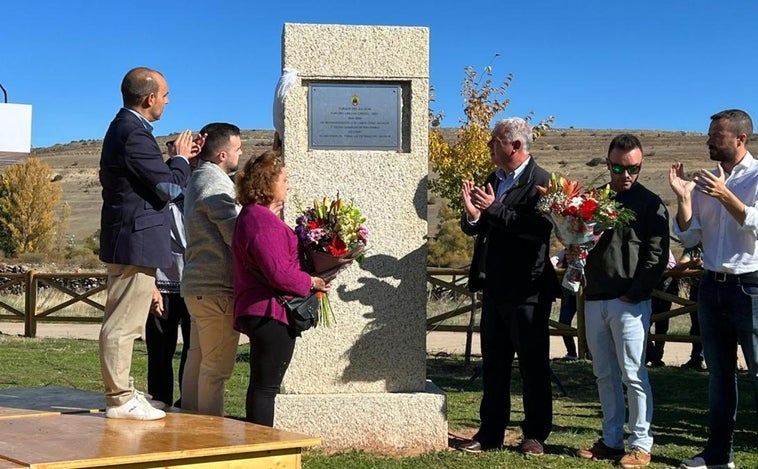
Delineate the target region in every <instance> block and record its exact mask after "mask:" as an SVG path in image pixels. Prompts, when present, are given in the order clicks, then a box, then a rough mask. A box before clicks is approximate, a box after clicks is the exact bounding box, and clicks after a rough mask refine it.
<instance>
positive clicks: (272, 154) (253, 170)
mask: <svg viewBox="0 0 758 469" xmlns="http://www.w3.org/2000/svg"><path fill="white" fill-rule="evenodd" d="M282 168H284V162H283V161H282V158H281V156H280V155H279V152H277V151H273V150H267V151H265V152H263V153H262V154H261V155H260V156H259V157H257V158H251V159H250V160H248V162H247V163H246V164H245V166H244V167H243V168H242V171H240V173H239V174H237V177H236V190H237V202H239V203H240V204H242V205H247V204H262V205H267V204H269V203H271V201H272V200H273V199H274V184H275V183H276V180H277V179H278V178H279V174H281V172H282Z"/></svg>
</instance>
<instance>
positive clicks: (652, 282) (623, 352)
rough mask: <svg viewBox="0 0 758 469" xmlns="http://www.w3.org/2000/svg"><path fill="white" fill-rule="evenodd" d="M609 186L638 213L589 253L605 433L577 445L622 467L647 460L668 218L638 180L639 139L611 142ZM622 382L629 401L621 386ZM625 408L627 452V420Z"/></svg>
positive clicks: (589, 315)
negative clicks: (655, 299)
mask: <svg viewBox="0 0 758 469" xmlns="http://www.w3.org/2000/svg"><path fill="white" fill-rule="evenodd" d="M606 163H607V165H608V170H609V171H608V172H609V173H610V179H611V180H610V183H609V186H610V188H611V190H613V191H614V192H615V193H616V195H615V199H616V201H617V202H619V203H620V204H621V205H622V206H623V207H626V208H627V209H630V210H631V211H633V212H634V214H635V219H634V221H632V222H630V223H629V224H628V225H626V226H624V227H622V228H615V229H613V230H608V231H605V232H603V234H602V235H601V236H600V239H599V240H598V242H597V244H596V245H595V247H594V248H593V249H592V250H591V251H590V252H589V254H588V255H587V264H586V266H585V275H586V282H587V283H586V285H585V287H584V297H585V303H584V320H585V327H586V330H587V345H588V346H589V349H590V352H591V353H592V371H593V372H594V373H595V377H596V378H597V391H598V396H599V397H600V408H601V410H602V413H603V421H602V425H603V430H602V437H601V438H600V439H599V440H598V441H597V442H596V443H595V444H594V445H593V446H592V447H590V448H587V449H580V450H579V452H578V456H579V457H580V458H584V459H619V461H618V463H619V465H620V466H621V467H623V468H633V467H643V466H647V465H648V464H650V459H651V455H650V454H651V451H652V448H653V433H652V431H651V429H650V425H651V422H652V419H653V392H652V389H651V388H650V380H649V378H648V372H647V368H646V367H645V345H646V343H647V334H648V331H649V330H650V316H651V314H652V313H651V301H650V298H651V295H652V293H653V289H654V288H655V286H656V285H657V284H658V283H659V282H660V280H661V276H662V275H663V271H664V270H665V269H666V263H667V262H668V253H669V217H668V211H667V210H666V205H664V203H663V201H662V200H661V198H660V197H658V196H657V195H656V194H655V193H654V192H652V191H650V190H649V189H647V188H646V187H645V186H643V185H642V184H641V183H640V182H639V174H640V170H641V169H642V163H643V153H642V144H641V143H640V141H639V139H638V138H637V137H635V136H634V135H630V134H621V135H617V136H616V137H614V139H613V140H611V143H610V145H609V146H608V157H607V161H606ZM622 386H625V387H626V402H624V401H625V399H624V389H623V387H622ZM627 403H628V407H629V422H628V425H629V432H630V433H631V435H630V436H629V439H628V444H629V450H628V451H625V449H624V421H625V420H626V416H627V412H626V410H627V409H626V407H627V406H626V405H625V404H627Z"/></svg>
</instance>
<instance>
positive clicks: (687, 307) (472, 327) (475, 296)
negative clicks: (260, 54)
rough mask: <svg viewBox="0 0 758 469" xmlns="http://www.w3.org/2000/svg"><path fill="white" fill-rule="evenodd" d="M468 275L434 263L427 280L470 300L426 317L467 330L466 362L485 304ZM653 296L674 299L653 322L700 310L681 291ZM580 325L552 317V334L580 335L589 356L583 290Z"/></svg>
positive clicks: (675, 338)
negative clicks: (457, 321) (461, 320)
mask: <svg viewBox="0 0 758 469" xmlns="http://www.w3.org/2000/svg"><path fill="white" fill-rule="evenodd" d="M557 274H558V276H559V277H562V275H563V271H558V272H557ZM701 274H702V270H691V269H690V270H682V271H667V272H665V273H664V277H668V276H671V277H676V278H689V277H699V276H700V275H701ZM467 278H468V269H448V268H434V267H430V268H427V270H426V280H427V283H428V284H429V285H431V286H432V288H434V287H437V288H442V289H446V290H448V291H450V292H454V293H455V294H457V295H462V296H465V297H467V298H468V301H467V304H466V305H464V306H460V307H457V308H455V309H453V310H450V311H446V312H444V313H441V314H438V315H436V316H434V317H431V318H428V319H427V320H426V329H427V331H455V332H465V333H466V348H465V354H466V363H468V362H469V360H470V357H471V342H472V336H473V334H474V332H479V326H478V325H477V320H476V314H477V312H478V310H479V308H481V306H482V301H481V293H471V292H469V291H468V289H467V288H466V285H465V281H466V280H467ZM653 296H654V297H656V298H661V299H663V300H665V301H670V302H671V303H672V305H671V310H669V311H664V312H662V313H658V314H654V315H653V316H652V317H651V319H650V321H651V323H653V322H655V321H659V320H661V319H666V318H673V317H675V316H681V315H684V314H687V315H689V313H691V312H694V311H697V303H695V302H694V301H690V300H689V299H687V298H682V297H679V296H677V295H672V294H670V293H666V292H663V291H660V290H653ZM576 309H577V311H576V327H572V326H567V325H565V324H561V323H559V322H558V321H555V320H552V319H551V320H550V324H549V326H550V335H555V336H571V337H577V338H578V348H577V351H578V353H579V356H580V357H587V356H588V349H587V337H586V335H585V329H584V296H583V295H582V294H581V292H580V293H579V294H578V295H577V301H576ZM461 315H469V316H468V321H467V322H468V324H467V325H465V326H456V325H446V324H444V321H445V320H447V319H450V318H453V317H456V316H461ZM650 340H654V341H664V342H689V343H693V342H699V341H700V338H699V337H696V336H689V335H674V334H651V335H650Z"/></svg>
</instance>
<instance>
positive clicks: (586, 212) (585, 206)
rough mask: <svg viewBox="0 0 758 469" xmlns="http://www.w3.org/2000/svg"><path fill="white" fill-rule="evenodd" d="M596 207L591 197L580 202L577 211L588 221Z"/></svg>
mask: <svg viewBox="0 0 758 469" xmlns="http://www.w3.org/2000/svg"><path fill="white" fill-rule="evenodd" d="M596 209H597V202H596V201H595V200H593V199H587V200H585V201H584V202H583V203H582V206H581V208H580V209H579V213H580V215H581V216H582V219H583V220H584V221H590V220H592V216H593V215H594V214H595V210H596Z"/></svg>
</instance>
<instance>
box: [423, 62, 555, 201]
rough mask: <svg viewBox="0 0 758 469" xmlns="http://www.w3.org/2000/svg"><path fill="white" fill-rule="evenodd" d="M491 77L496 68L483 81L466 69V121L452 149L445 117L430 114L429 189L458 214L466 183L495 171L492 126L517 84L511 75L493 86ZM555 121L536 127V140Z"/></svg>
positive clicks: (489, 68) (474, 71) (483, 178)
mask: <svg viewBox="0 0 758 469" xmlns="http://www.w3.org/2000/svg"><path fill="white" fill-rule="evenodd" d="M498 55H499V54H498ZM496 57H497V55H496ZM491 76H492V67H491V66H489V65H488V66H487V67H485V69H484V73H483V74H482V76H481V77H480V76H479V74H478V73H477V71H476V70H474V68H472V67H467V68H466V70H465V78H464V80H463V85H462V90H461V95H462V96H463V97H464V100H465V102H466V107H465V108H464V113H465V115H466V118H465V120H462V121H461V127H460V128H459V129H458V131H457V133H456V139H455V142H454V143H453V144H452V145H451V144H449V143H448V142H445V140H444V139H443V137H442V131H441V129H440V124H441V123H442V119H443V114H442V113H437V114H435V113H434V111H432V110H431V109H430V110H429V124H430V129H429V160H430V161H431V163H432V170H433V171H434V172H435V173H436V176H437V177H436V178H431V179H430V181H429V188H430V190H431V191H432V192H433V193H435V194H437V195H440V196H442V197H444V198H446V199H447V200H448V203H449V204H450V206H451V207H452V208H453V209H454V210H455V211H456V212H460V211H461V210H462V209H463V202H462V200H461V197H460V190H461V185H462V184H463V181H464V180H471V181H474V182H477V183H483V182H484V180H485V179H486V177H487V175H488V174H489V173H491V172H492V171H493V170H494V169H495V168H494V166H493V164H492V162H491V161H490V152H489V148H487V141H488V140H489V138H490V125H491V123H492V119H493V118H494V116H495V115H497V114H498V113H500V112H502V111H503V110H505V108H507V107H508V105H509V104H510V100H509V99H501V97H503V96H505V94H506V92H507V90H508V87H509V86H510V84H511V81H512V80H513V74H508V76H507V77H506V78H505V80H503V82H502V83H501V84H500V85H498V86H495V85H494V84H493V82H492V78H490V77H491ZM483 78H486V79H485V80H484V83H482V82H481V80H482V79H483ZM531 117H532V113H530V114H529V116H527V117H526V118H525V119H526V120H528V121H529V120H531ZM553 120H554V118H553V117H552V116H551V117H549V118H547V119H545V120H543V121H541V122H540V123H539V124H537V125H536V126H533V133H534V136H535V138H537V137H539V136H540V135H542V134H544V133H545V131H546V130H547V129H549V128H550V126H551V125H552V123H553Z"/></svg>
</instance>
